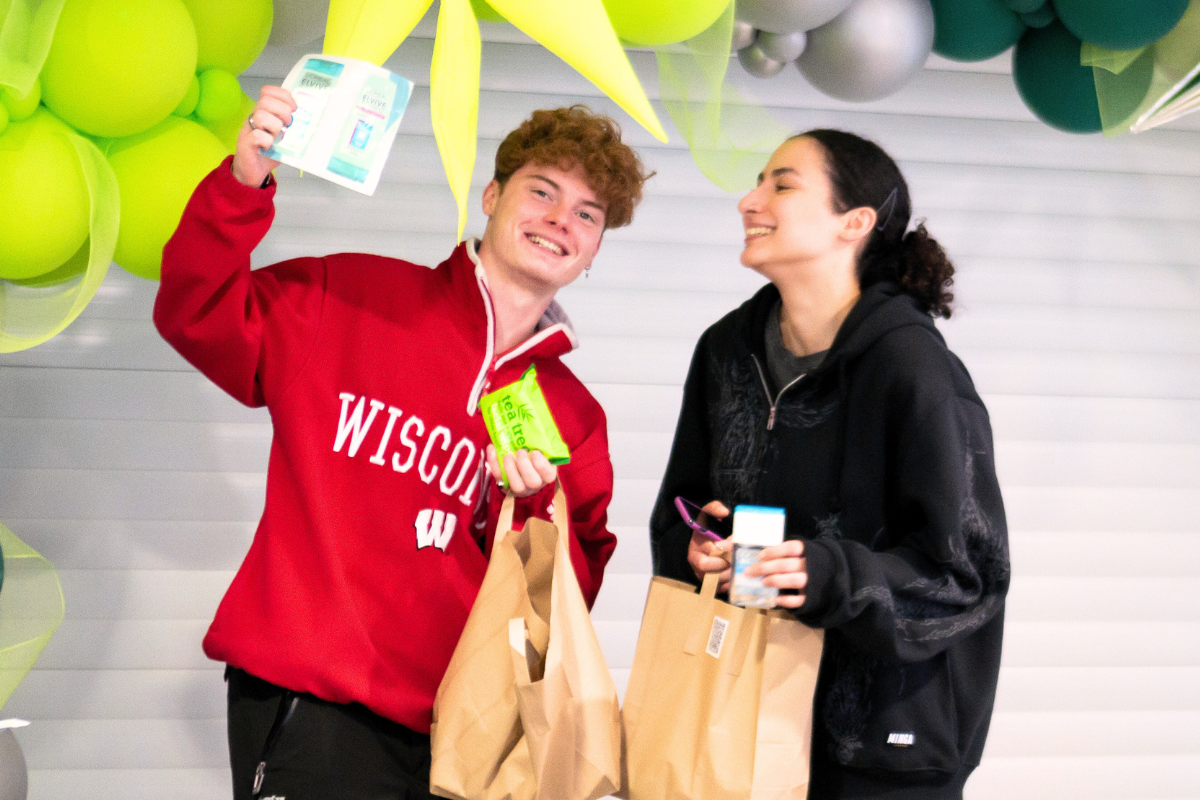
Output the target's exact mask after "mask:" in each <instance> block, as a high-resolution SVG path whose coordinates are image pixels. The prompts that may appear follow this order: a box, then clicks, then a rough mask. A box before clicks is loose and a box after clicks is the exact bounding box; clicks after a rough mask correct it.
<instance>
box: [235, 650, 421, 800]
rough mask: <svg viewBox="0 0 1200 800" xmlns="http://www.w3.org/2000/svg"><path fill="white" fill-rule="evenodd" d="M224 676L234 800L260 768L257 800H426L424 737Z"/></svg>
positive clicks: (249, 679) (349, 708) (355, 711)
mask: <svg viewBox="0 0 1200 800" xmlns="http://www.w3.org/2000/svg"><path fill="white" fill-rule="evenodd" d="M225 677H226V680H228V682H229V761H230V765H231V766H232V767H233V797H234V800H251V798H252V796H253V790H254V781H255V773H256V771H257V769H258V766H259V763H260V762H263V761H265V762H266V767H265V769H264V770H263V781H262V786H261V790H260V792H259V794H258V798H259V800H270V798H276V799H277V800H284V798H286V800H343V798H344V799H345V800H352V799H353V800H383V799H384V798H387V799H388V800H432V798H433V795H431V794H430V793H429V736H427V735H426V734H422V733H418V732H416V731H414V730H411V729H409V728H406V727H404V726H403V725H401V724H399V723H397V722H392V721H391V720H387V719H384V718H383V717H381V716H379V715H378V714H375V713H373V712H371V711H369V710H368V709H367V708H366V707H365V706H362V705H359V704H357V703H351V704H349V705H343V704H341V703H330V702H327V701H325V700H319V699H317V698H315V697H313V696H312V695H308V694H297V693H295V692H288V691H286V690H285V689H283V688H282V687H279V686H276V685H275V684H273V683H268V682H267V681H264V680H262V679H261V678H256V677H254V676H253V675H251V674H250V673H248V672H245V671H243V670H240V669H236V668H233V667H229V668H226V670H225ZM293 701H294V703H293ZM281 708H282V712H281ZM272 727H275V728H276V729H277V733H276V735H275V736H273V737H272V736H271V735H270V734H271V730H272ZM268 738H271V739H273V741H272V744H271V747H270V748H269V750H270V752H266V753H264V750H265V749H266V748H267V740H268ZM264 756H265V757H264Z"/></svg>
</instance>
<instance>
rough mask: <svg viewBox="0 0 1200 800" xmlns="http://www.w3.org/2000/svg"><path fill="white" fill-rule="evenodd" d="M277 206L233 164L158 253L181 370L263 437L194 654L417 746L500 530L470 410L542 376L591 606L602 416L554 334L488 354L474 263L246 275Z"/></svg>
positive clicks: (607, 473)
mask: <svg viewBox="0 0 1200 800" xmlns="http://www.w3.org/2000/svg"><path fill="white" fill-rule="evenodd" d="M273 197H274V184H272V186H270V187H269V188H267V189H265V190H263V189H256V188H249V187H246V186H243V185H242V184H240V183H238V182H237V181H236V180H235V179H234V178H233V176H232V174H231V173H230V170H229V161H228V160H227V161H226V163H224V164H222V165H221V166H220V167H218V168H217V169H216V170H214V171H213V172H212V174H210V175H209V176H208V177H207V178H205V179H204V181H203V182H202V183H201V184H200V186H199V187H197V189H196V192H195V193H194V194H193V196H192V198H191V200H190V202H189V203H188V206H187V210H186V211H185V212H184V216H183V219H182V221H181V222H180V225H179V228H178V230H177V231H176V232H175V234H174V236H173V237H172V238H171V240H170V241H169V242H168V243H167V246H166V248H165V250H164V252H163V269H162V285H161V287H160V289H159V292H158V297H157V299H156V301H155V306H154V322H155V325H156V326H157V327H158V330H159V331H160V332H161V333H162V335H163V337H164V338H165V339H166V340H167V341H168V342H170V343H171V345H172V346H174V347H175V349H176V350H178V351H179V353H180V354H181V355H183V357H184V358H186V359H187V360H188V361H189V362H191V363H192V364H193V365H194V366H195V367H196V368H197V369H199V370H200V371H201V372H203V373H204V374H205V375H207V376H208V377H209V378H210V379H211V380H212V381H213V382H215V383H216V384H217V385H219V386H220V387H221V388H223V389H224V390H225V391H227V392H228V393H229V394H231V395H232V396H233V397H235V398H236V399H237V400H239V401H241V402H243V403H245V404H247V405H251V406H261V405H266V406H267V408H268V409H269V410H270V413H271V420H272V422H273V424H274V438H273V440H272V443H271V453H270V461H269V463H268V468H267V489H266V505H265V508H264V510H263V516H262V519H261V521H260V522H259V525H258V529H257V531H256V533H255V536H254V541H253V543H252V544H251V546H250V550H249V552H248V553H247V555H246V559H245V561H244V562H243V563H242V566H241V568H240V569H239V570H238V572H237V575H236V576H235V577H234V579H233V583H232V584H231V585H230V587H229V590H228V592H227V593H226V594H225V597H224V598H223V599H222V601H221V604H220V607H219V608H218V609H217V614H216V618H215V619H214V620H213V623H212V626H211V627H210V628H209V630H208V634H207V636H205V638H204V652H205V653H206V654H207V655H208V656H209V657H210V658H213V659H216V660H220V661H225V662H227V663H229V664H231V665H233V666H236V667H240V668H242V669H244V670H246V671H248V672H250V673H252V674H254V675H257V676H259V677H261V678H264V679H266V680H268V681H271V682H272V683H276V684H279V685H281V686H284V687H287V688H289V689H293V690H297V691H302V692H309V693H311V694H314V695H316V696H317V697H321V698H324V699H326V700H331V701H334V702H339V703H348V702H360V703H362V704H364V705H365V706H367V707H368V708H370V709H372V710H373V711H375V712H376V713H378V714H380V715H382V716H384V717H387V718H389V719H392V720H395V721H396V722H400V723H401V724H403V725H406V726H408V727H410V728H413V729H415V730H419V731H425V732H427V731H428V730H429V724H430V711H431V709H432V706H433V698H434V695H435V693H436V691H437V687H438V684H439V683H440V682H441V679H442V675H443V674H444V672H445V669H446V665H447V664H448V663H449V661H450V656H451V653H452V652H453V650H454V646H455V644H456V643H457V642H458V639H459V636H460V634H461V632H462V629H463V626H464V624H465V623H466V619H467V614H468V612H469V611H470V609H471V605H472V603H473V602H474V600H475V596H476V594H477V593H478V591H479V586H480V584H481V583H482V581H483V575H484V571H485V570H486V569H487V558H486V556H485V552H488V553H490V551H491V540H492V538H493V537H494V530H492V528H493V527H494V524H495V520H496V516H497V512H498V502H499V499H500V494H499V491H498V490H497V489H495V487H494V484H492V482H491V480H490V478H488V477H487V473H486V469H484V468H483V466H482V460H483V453H484V448H485V447H486V446H487V443H488V436H487V431H486V429H485V426H484V423H483V419H482V416H481V415H480V413H479V412H478V402H479V397H480V395H481V394H483V393H486V392H487V391H489V390H491V389H493V388H498V387H500V386H503V385H505V384H507V383H509V382H511V381H514V380H517V379H518V378H519V377H520V375H521V374H522V373H523V372H524V371H525V369H526V368H527V367H528V366H529V364H530V363H533V364H535V365H536V366H537V371H538V378H539V380H540V382H541V384H542V388H543V391H544V392H545V395H546V399H547V402H548V404H549V406H550V410H551V413H552V414H553V415H554V418H555V421H556V422H557V424H558V426H559V428H560V430H561V433H562V435H563V438H564V440H565V441H566V443H567V445H568V446H569V447H570V449H571V462H570V463H569V464H565V465H563V466H561V467H560V468H559V477H560V480H561V482H562V484H563V488H564V491H565V494H566V497H567V501H568V504H569V506H570V515H571V539H570V551H571V559H572V563H573V565H574V567H575V572H576V575H577V576H578V578H579V584H580V588H581V589H582V590H583V595H584V597H585V598H586V599H587V601H588V604H589V605H590V604H591V603H592V602H593V601H594V600H595V597H596V592H597V591H598V590H599V588H600V581H601V579H602V576H603V572H604V566H605V564H607V562H608V559H609V557H610V556H611V555H612V551H613V549H614V547H615V546H616V538H615V537H614V536H613V535H612V533H610V532H609V531H608V530H607V528H606V521H607V508H608V503H609V500H610V499H611V496H612V464H611V462H610V460H609V454H608V439H607V431H606V421H605V417H604V412H603V411H602V409H601V408H600V405H599V404H598V403H597V402H596V400H595V399H594V398H593V397H592V396H591V395H590V394H589V393H588V391H587V390H586V389H585V388H584V386H583V384H582V383H581V382H580V381H579V380H578V379H577V378H576V377H575V376H574V375H573V374H572V373H571V372H570V370H568V369H567V367H566V366H565V365H563V364H562V362H561V361H560V360H559V356H560V355H562V354H563V353H566V352H568V351H569V350H571V349H572V348H573V347H574V346H575V337H574V333H573V331H572V330H571V328H570V326H569V323H567V322H565V317H564V318H563V321H556V320H555V319H554V318H553V317H554V313H550V314H548V316H547V318H544V319H543V326H542V328H541V330H539V331H538V332H537V333H536V334H535V335H534V336H533V337H531V338H530V339H528V340H527V341H525V342H524V343H523V344H522V345H520V346H518V347H517V348H514V349H513V350H511V351H509V352H507V353H503V354H496V353H494V352H493V341H494V325H493V316H492V304H491V299H490V296H489V294H488V290H487V281H486V277H485V275H484V272H483V269H482V268H481V267H480V266H479V265H478V264H477V263H475V256H474V248H473V247H472V246H470V245H468V244H460V245H459V246H458V247H457V248H456V249H455V250H454V252H453V253H452V254H451V255H450V257H449V258H448V259H447V260H446V261H445V262H443V263H442V264H440V265H439V266H438V267H437V268H435V269H429V268H427V267H423V266H419V265H415V264H410V263H407V262H404V261H399V260H396V259H391V258H384V257H381V256H372V255H361V254H341V255H332V256H327V257H325V258H301V259H295V260H292V261H285V262H282V263H279V264H275V265H273V266H270V267H265V268H263V269H258V270H253V271H251V269H250V253H251V251H252V250H253V249H254V248H255V247H256V246H257V245H258V243H259V242H260V241H261V240H262V238H263V236H265V235H266V233H267V230H268V229H269V228H270V225H271V220H272V218H273V217H274V204H273V202H272V200H273ZM468 248H470V249H468ZM556 311H560V309H558V308H557V306H552V307H551V312H556ZM551 488H552V487H548V489H547V490H546V491H543V492H542V493H539V494H538V495H537V496H535V497H534V498H530V499H528V500H526V501H523V502H521V503H519V504H518V510H517V514H516V519H517V521H519V522H523V520H524V519H525V518H527V516H528V515H529V514H534V513H536V514H538V515H539V516H545V515H546V506H547V505H548V503H549V500H550V498H551V497H552V491H550V489H551ZM489 501H490V502H489ZM485 505H486V506H489V508H487V509H486V511H487V512H488V513H486V515H485V514H484V513H483V512H484V511H485V509H484V506H485ZM485 519H486V520H488V521H487V522H485V521H484V520H485Z"/></svg>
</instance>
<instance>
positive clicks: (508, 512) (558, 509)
mask: <svg viewBox="0 0 1200 800" xmlns="http://www.w3.org/2000/svg"><path fill="white" fill-rule="evenodd" d="M515 506H516V499H515V498H514V497H513V496H512V493H511V492H507V491H506V492H505V493H504V502H503V503H501V504H500V517H499V518H498V519H497V520H496V541H497V542H498V541H500V539H501V538H503V536H504V535H505V534H506V533H508V532H509V531H511V530H512V524H513V508H514V507H515ZM552 508H553V511H552V513H551V514H550V521H551V522H553V523H554V526H555V527H556V528H558V532H559V534H560V535H563V536H569V535H570V533H571V525H570V520H569V519H568V517H567V496H566V494H565V493H564V492H563V485H562V481H555V487H554V500H553V506H552Z"/></svg>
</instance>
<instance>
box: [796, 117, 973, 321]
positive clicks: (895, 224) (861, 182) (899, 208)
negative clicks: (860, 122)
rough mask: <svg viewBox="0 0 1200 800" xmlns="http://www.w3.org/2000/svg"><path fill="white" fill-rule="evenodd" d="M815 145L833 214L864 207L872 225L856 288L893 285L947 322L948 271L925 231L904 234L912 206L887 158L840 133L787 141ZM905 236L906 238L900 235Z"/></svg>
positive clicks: (941, 253) (921, 228)
mask: <svg viewBox="0 0 1200 800" xmlns="http://www.w3.org/2000/svg"><path fill="white" fill-rule="evenodd" d="M801 136H803V137H807V138H809V139H813V140H815V141H816V142H817V143H819V144H820V145H821V147H822V148H823V149H824V151H825V171H826V174H827V175H828V176H829V182H830V184H831V185H832V187H833V205H834V209H833V210H834V211H836V212H837V213H839V214H841V213H845V212H846V211H849V210H850V209H852V208H860V207H862V206H868V207H870V208H873V209H875V211H876V214H877V216H878V219H877V221H876V223H875V230H874V231H873V232H872V233H871V235H870V237H868V239H867V243H866V245H865V246H864V247H863V250H862V252H861V253H860V254H859V258H858V280H859V284H860V285H861V286H862V287H863V288H866V287H868V286H870V285H871V284H873V283H878V282H880V281H894V282H896V283H898V284H899V285H900V287H901V288H902V289H903V290H904V292H905V293H906V294H908V295H911V296H912V297H913V298H914V299H915V300H916V301H917V305H918V306H919V307H920V309H921V310H922V311H924V312H925V313H927V314H929V315H930V316H932V317H945V318H947V319H949V318H950V312H951V308H950V305H951V303H952V302H953V301H954V295H953V294H952V293H951V292H950V288H951V286H952V285H953V283H954V277H953V276H954V265H953V264H951V263H950V259H949V258H947V257H946V251H945V250H943V249H942V246H941V245H940V244H938V243H937V241H936V240H935V239H934V238H933V237H932V236H930V235H929V232H928V231H927V230H925V223H924V221H923V220H922V221H921V222H918V223H917V227H916V229H915V230H912V231H909V230H908V222H909V219H910V218H911V217H912V201H911V200H910V199H909V196H908V184H907V183H906V182H905V181H904V176H903V175H901V174H900V168H899V167H897V166H896V162H895V161H893V160H892V157H891V156H889V155H888V154H887V153H885V152H884V151H883V148H881V147H880V146H879V145H877V144H875V143H874V142H872V141H868V140H867V139H864V138H862V137H861V136H857V135H855V134H853V133H847V132H846V131H836V130H828V129H818V130H812V131H808V132H807V133H801V134H798V135H797V136H793V137H792V138H793V139H797V138H800V137H801ZM906 231H907V233H906Z"/></svg>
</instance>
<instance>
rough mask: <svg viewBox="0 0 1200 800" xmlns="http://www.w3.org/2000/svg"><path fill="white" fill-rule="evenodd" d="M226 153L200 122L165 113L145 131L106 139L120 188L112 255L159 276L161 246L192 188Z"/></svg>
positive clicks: (139, 270) (146, 273) (135, 269)
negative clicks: (118, 221) (166, 115)
mask: <svg viewBox="0 0 1200 800" xmlns="http://www.w3.org/2000/svg"><path fill="white" fill-rule="evenodd" d="M226 155H228V151H227V150H226V149H225V147H224V145H222V144H221V142H219V141H218V140H217V137H216V136H214V135H213V134H212V132H211V131H209V130H208V129H207V128H205V127H204V126H202V125H200V124H199V123H196V122H192V121H191V120H186V119H181V118H180V117H174V116H172V117H167V118H166V119H165V120H163V121H162V122H160V123H159V124H158V125H155V126H154V127H153V128H151V129H150V130H148V131H146V132H145V133H142V134H139V135H137V136H132V137H129V138H128V139H120V140H117V141H115V142H112V143H110V144H109V147H108V163H109V165H110V166H112V169H113V173H114V174H115V175H116V176H117V185H118V187H120V190H121V232H120V234H119V235H118V236H117V250H116V253H115V254H114V255H113V260H114V261H116V262H117V263H118V264H120V265H121V266H122V267H124V268H125V269H126V270H128V271H129V272H132V273H133V274H134V275H138V276H141V277H143V278H148V279H150V280H158V278H159V274H160V272H161V269H162V249H163V245H165V244H166V243H167V239H169V238H171V234H172V233H174V232H175V228H176V227H177V226H178V225H179V220H180V218H181V217H183V209H184V207H185V206H186V205H187V201H188V198H190V197H191V196H192V191H193V190H194V189H195V188H196V186H197V184H199V183H200V181H201V179H202V178H204V176H205V175H207V174H208V173H209V172H211V171H212V170H213V168H214V167H216V166H217V165H218V164H220V163H221V161H222V160H223V159H224V158H225V156H226Z"/></svg>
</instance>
